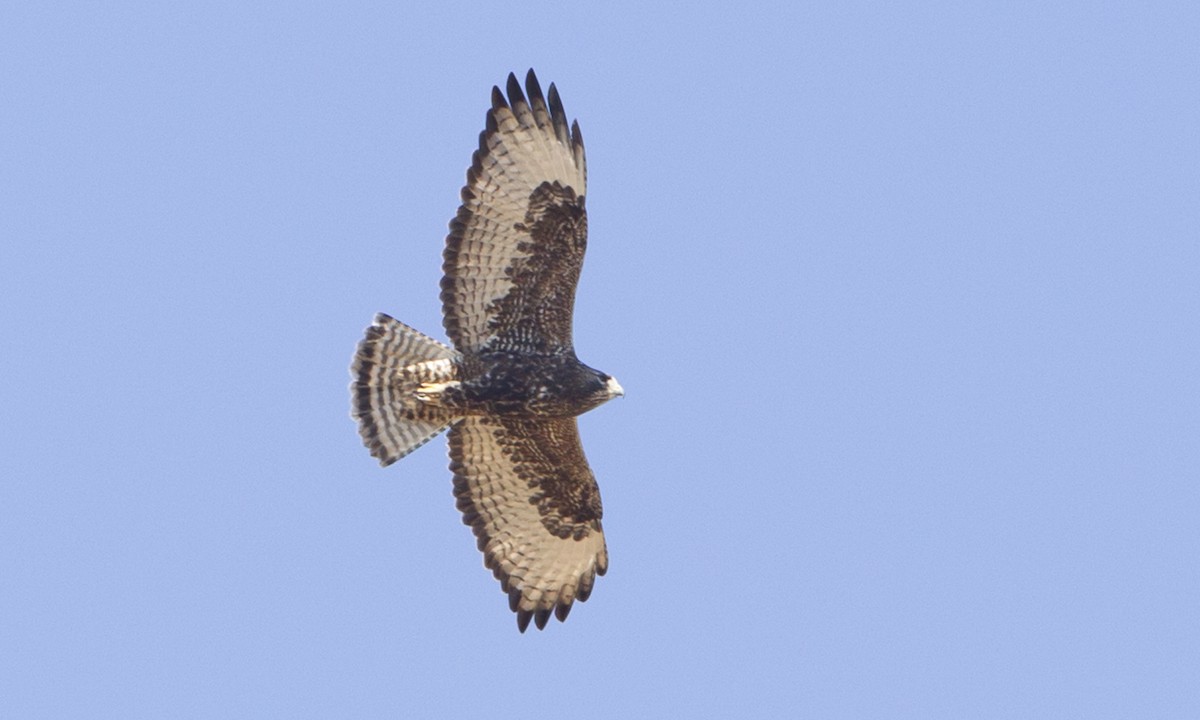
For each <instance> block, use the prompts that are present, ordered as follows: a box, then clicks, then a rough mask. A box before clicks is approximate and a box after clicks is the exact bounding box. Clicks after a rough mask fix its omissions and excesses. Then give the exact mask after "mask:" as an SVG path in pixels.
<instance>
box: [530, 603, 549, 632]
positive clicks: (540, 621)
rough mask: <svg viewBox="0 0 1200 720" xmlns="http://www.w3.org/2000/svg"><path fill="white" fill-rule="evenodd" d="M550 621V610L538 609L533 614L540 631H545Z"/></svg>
mask: <svg viewBox="0 0 1200 720" xmlns="http://www.w3.org/2000/svg"><path fill="white" fill-rule="evenodd" d="M549 620H550V608H538V609H537V610H536V611H535V612H534V613H533V622H534V624H535V625H537V629H538V630H545V629H546V623H547V622H549Z"/></svg>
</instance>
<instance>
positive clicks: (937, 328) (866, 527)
mask: <svg viewBox="0 0 1200 720" xmlns="http://www.w3.org/2000/svg"><path fill="white" fill-rule="evenodd" d="M998 5H1002V6H998ZM1197 37H1200V11H1198V10H1197V9H1196V7H1195V6H1194V4H1192V3H1183V2H1179V3H1165V2H1147V3H1132V2H1131V3H1106V4H1100V5H1097V4H1094V3H1071V2H1068V3H1004V4H993V3H975V2H965V3H964V2H955V3H891V4H887V5H886V6H882V5H880V4H877V3H861V2H849V3H829V4H823V5H806V4H801V3H787V4H777V5H775V4H757V5H749V6H745V9H739V10H733V9H731V7H730V6H728V5H707V6H696V7H684V6H679V5H673V6H667V5H665V4H664V5H662V6H647V5H644V4H625V3H609V4H605V5H604V7H602V8H599V7H597V8H577V7H574V6H571V5H570V4H562V3H540V4H539V3H529V4H517V5H512V4H507V5H483V4H479V5H474V6H471V7H465V6H464V7H460V8H452V7H441V8H433V7H426V8H420V7H415V8H414V7H407V8H402V7H401V6H400V5H399V4H397V5H395V6H394V7H393V6H390V5H389V4H386V3H362V4H349V5H346V4H343V5H340V6H336V7H335V6H329V7H324V8H323V7H318V6H314V5H303V6H296V5H293V4H290V3H289V4H254V5H253V6H251V5H250V4H246V3H204V4H193V3H173V4H158V3H145V4H132V3H110V4H107V5H106V6H104V7H96V6H90V5H89V6H84V5H83V4H79V5H74V4H65V5H64V4H58V5H56V4H50V3H37V4H35V3H26V4H24V5H23V6H20V7H7V8H6V9H5V10H3V11H2V13H0V197H3V200H2V201H0V300H2V302H0V334H2V336H3V337H4V338H5V342H4V345H3V352H2V353H0V368H2V370H3V374H2V377H3V378H4V380H3V381H0V392H2V395H0V405H2V407H3V410H2V412H0V423H2V429H0V438H2V439H0V445H2V447H3V452H2V453H0V477H2V478H3V481H2V483H0V508H3V511H2V512H3V518H4V519H3V522H0V715H3V716H5V717H22V718H59V717H96V718H101V717H103V718H107V717H114V718H116V717H119V718H134V717H137V718H142V717H145V718H161V717H197V718H201V717H206V718H216V717H220V718H231V717H246V718H260V717H291V718H305V717H312V718H328V717H347V718H376V717H397V716H401V717H434V716H441V717H453V716H460V715H466V714H468V713H471V714H475V715H485V716H488V717H494V718H509V717H529V716H530V715H539V716H545V715H550V714H566V715H570V716H571V717H577V718H593V717H594V718H602V717H677V716H683V715H685V714H686V715H691V716H697V717H721V716H726V717H727V716H733V715H734V714H735V713H736V714H737V716H739V717H747V716H761V717H768V716H775V717H779V716H785V717H820V718H841V717H889V718H908V717H912V718H963V717H971V718H993V717H994V718H1012V717H1024V718H1030V717H1045V718H1061V717H1088V718H1102V717H1122V718H1128V717H1156V718H1194V717H1197V716H1200V649H1198V648H1200V614H1198V613H1197V608H1198V607H1200V574H1198V573H1197V557H1198V555H1200V530H1198V528H1197V517H1200V482H1198V481H1200V450H1198V449H1197V444H1198V443H1197V438H1198V437H1200V292H1198V291H1197V275H1198V274H1200V140H1198V135H1197V128H1198V127H1200V100H1198V99H1197V82H1198V73H1200V51H1198V50H1197V44H1196V38H1197ZM531 66H532V67H534V68H536V70H537V72H538V74H539V76H540V77H541V79H542V81H543V83H544V84H548V83H549V82H551V81H553V82H555V83H556V84H557V85H558V87H559V89H560V91H561V92H562V96H563V101H564V104H565V106H566V110H567V113H568V114H569V115H570V116H572V117H575V118H578V119H579V121H580V124H581V126H582V128H583V134H584V136H585V138H586V142H587V147H588V161H589V162H588V165H589V193H588V209H589V220H590V223H589V224H590V229H591V238H590V247H589V254H588V258H587V262H586V265H585V268H584V275H583V279H582V283H581V286H580V290H579V299H578V306H577V314H576V345H577V348H578V350H579V354H580V357H581V359H583V360H584V361H585V362H587V363H588V364H590V365H592V366H594V367H597V368H600V369H602V370H604V371H606V372H610V373H612V374H613V375H615V376H616V377H618V378H619V379H620V381H621V383H622V385H623V386H624V387H625V389H626V393H627V395H626V397H625V398H624V399H621V400H619V401H615V402H613V403H610V404H608V405H605V406H603V407H601V408H599V409H598V410H596V411H594V412H592V413H590V414H588V415H587V416H585V417H584V418H583V419H582V420H581V426H582V431H583V436H584V444H585V447H586V448H587V452H588V456H589V458H590V460H591V463H592V466H593V469H594V470H595V472H596V475H597V476H598V478H599V480H600V485H601V489H602V493H603V497H604V502H605V529H606V532H607V536H608V545H609V552H610V557H611V568H610V571H609V574H608V575H607V576H605V577H604V578H602V579H600V581H599V582H598V583H597V586H596V590H595V593H594V594H593V596H592V598H591V600H590V601H588V602H587V603H586V604H583V605H581V606H579V607H577V608H576V609H575V610H574V611H573V612H572V614H571V618H570V620H569V621H568V622H567V623H565V624H559V623H557V622H555V623H553V624H552V625H551V626H550V627H549V628H548V629H547V630H546V631H544V632H542V633H537V632H530V633H527V634H526V635H520V634H518V633H517V631H516V627H515V623H514V621H513V617H512V614H511V613H510V612H509V611H508V608H507V605H506V601H505V598H504V596H503V595H502V594H501V592H500V591H499V589H498V586H497V585H496V583H495V581H494V580H493V579H492V578H491V575H490V573H489V572H487V571H486V570H484V569H483V568H482V564H481V558H480V555H479V554H478V553H477V551H476V550H475V544H474V540H473V538H472V537H471V533H470V530H469V529H468V528H467V527H465V526H464V525H462V524H461V521H460V519H459V515H458V513H457V511H456V510H455V508H454V502H453V498H452V496H451V485H450V474H449V472H448V470H447V468H446V457H445V443H444V440H438V441H435V442H433V443H431V444H430V445H428V446H427V447H425V448H422V449H421V450H419V451H418V452H417V453H415V454H414V455H412V456H410V457H408V458H405V459H404V460H403V461H402V462H400V463H398V464H397V465H395V466H393V467H391V468H388V469H386V470H384V469H380V468H379V467H377V465H376V464H375V462H374V461H373V460H372V459H371V458H370V457H369V456H368V455H367V452H366V451H365V450H364V449H363V448H362V447H361V445H360V442H359V438H358V436H357V434H356V432H355V428H354V425H353V423H352V421H351V420H350V419H349V417H348V414H347V413H348V393H347V389H346V386H347V383H348V375H347V369H346V368H347V366H348V364H349V361H350V357H351V353H352V351H353V349H354V345H355V343H356V342H357V340H358V339H359V337H360V335H361V332H362V329H363V327H365V326H366V325H367V324H368V323H369V321H370V319H371V317H372V315H373V314H374V313H375V312H377V311H385V312H388V313H390V314H392V315H395V316H396V317H398V318H400V319H402V320H404V321H405V322H408V323H410V324H412V325H414V326H415V327H417V328H420V329H422V330H425V331H426V332H429V333H431V334H434V335H436V336H438V337H442V335H441V329H440V328H441V320H440V306H439V304H438V301H437V283H438V280H439V273H440V253H441V248H442V243H443V238H444V236H445V232H446V223H447V222H448V221H449V219H450V218H451V217H452V215H453V214H454V211H455V209H456V207H457V202H458V190H459V188H460V187H461V185H462V182H463V179H464V176H465V170H466V167H467V165H468V164H469V161H470V154H471V151H472V150H473V149H474V147H475V144H476V138H477V135H478V133H479V131H480V130H481V129H482V126H483V118H484V111H485V110H486V108H487V106H488V98H489V91H490V88H491V86H492V85H493V84H495V83H501V82H502V81H503V80H504V78H505V77H506V75H507V74H508V72H509V71H516V72H518V73H523V72H524V70H525V69H527V68H529V67H531Z"/></svg>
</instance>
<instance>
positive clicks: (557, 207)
mask: <svg viewBox="0 0 1200 720" xmlns="http://www.w3.org/2000/svg"><path fill="white" fill-rule="evenodd" d="M525 89H526V93H527V95H526V94H525V93H522V92H521V86H520V84H519V83H518V82H517V78H516V76H514V75H511V74H510V75H509V76H508V99H507V101H506V100H505V97H504V94H503V93H501V92H500V88H498V87H494V88H492V109H491V110H489V111H488V114H487V127H486V129H485V130H484V131H483V132H482V133H480V135H479V150H477V151H476V152H475V154H474V155H473V156H472V158H471V168H470V170H468V171H467V184H466V186H465V187H463V189H462V206H461V207H459V209H458V215H457V216H456V217H455V218H454V220H452V221H451V222H450V234H449V235H448V236H447V238H446V250H445V252H444V254H443V263H442V270H443V272H444V274H445V276H444V277H443V278H442V285H441V287H442V294H441V298H442V313H443V323H444V324H445V327H446V334H447V335H449V337H450V339H451V341H452V342H453V343H454V346H455V348H457V349H458V350H459V351H462V352H478V351H481V350H515V351H520V352H534V353H553V352H558V351H561V350H570V349H572V341H571V316H572V314H573V312H574V308H575V286H576V284H577V283H578V282H579V271H580V268H581V267H582V265H583V254H584V250H585V249H586V247H587V212H586V211H585V209H584V200H585V197H584V196H585V194H586V192H587V164H586V161H585V159H584V153H583V136H582V135H581V134H580V132H579V124H578V123H577V122H576V123H574V124H573V125H572V126H571V128H570V129H569V130H568V128H567V116H566V113H565V112H564V111H563V107H562V101H561V100H559V97H558V91H557V90H556V89H555V87H554V85H551V86H550V93H549V102H547V99H546V98H544V97H543V96H542V89H541V87H540V86H539V85H538V81H537V77H536V76H534V74H533V70H530V71H529V74H528V75H527V76H526V78H525Z"/></svg>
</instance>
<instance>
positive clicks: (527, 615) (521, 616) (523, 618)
mask: <svg viewBox="0 0 1200 720" xmlns="http://www.w3.org/2000/svg"><path fill="white" fill-rule="evenodd" d="M532 618H533V613H531V612H530V611H528V610H518V611H517V629H518V630H520V631H521V632H522V633H524V632H525V630H526V629H528V628H529V621H530V620H531V619H532Z"/></svg>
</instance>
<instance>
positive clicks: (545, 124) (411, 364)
mask: <svg viewBox="0 0 1200 720" xmlns="http://www.w3.org/2000/svg"><path fill="white" fill-rule="evenodd" d="M507 90H508V97H507V99H506V98H505V96H504V93H502V92H500V88H498V87H493V88H492V109H491V110H489V111H488V113H487V125H486V129H485V130H484V131H483V132H482V133H480V135H479V149H478V150H477V151H475V154H474V155H473V156H472V158H471V168H470V169H469V170H468V171H467V184H466V186H465V187H464V188H463V189H462V205H461V206H460V207H459V209H458V214H457V215H456V216H455V218H454V219H453V220H451V221H450V234H449V235H448V236H447V237H446V249H445V251H444V253H443V262H442V270H443V272H444V277H443V278H442V282H441V288H442V293H441V299H442V315H443V325H445V328H446V334H447V335H448V336H449V338H450V341H451V342H452V343H453V347H449V346H447V345H444V344H442V343H440V342H438V341H437V340H434V339H432V338H430V337H427V336H425V335H423V334H421V333H419V332H417V331H416V330H414V329H412V328H410V327H408V326H407V325H405V324H403V323H401V322H399V321H398V320H395V319H394V318H392V317H389V316H388V315H384V314H382V313H380V314H379V315H376V316H375V322H374V324H372V325H371V326H370V327H368V328H367V331H366V337H365V338H363V340H362V341H361V342H360V343H359V344H358V350H357V352H356V353H355V355H354V362H353V364H352V365H351V367H350V374H351V375H352V376H353V378H354V382H353V383H352V384H351V386H350V392H351V404H352V409H351V414H352V415H353V417H354V418H355V419H356V420H357V421H358V432H359V434H360V435H362V439H363V443H364V444H365V445H366V446H367V448H369V449H370V451H371V455H373V456H375V457H376V458H378V459H379V463H380V464H381V465H390V464H392V463H394V462H396V461H397V460H399V459H400V458H402V457H404V456H405V455H407V454H408V453H410V452H412V451H413V450H416V449H417V448H418V447H420V446H421V445H423V444H424V443H426V442H428V441H429V440H431V439H433V438H434V437H435V436H437V435H438V433H440V432H442V431H443V430H445V429H446V428H450V434H449V438H450V470H451V471H452V472H453V473H454V495H455V497H456V498H457V499H458V503H457V504H458V509H459V510H461V511H462V514H463V522H464V523H466V524H467V525H470V526H471V528H472V529H473V530H474V532H475V537H476V538H477V539H478V545H479V549H480V550H481V551H483V559H484V565H486V566H487V567H488V568H490V569H491V570H492V572H493V573H494V574H495V575H496V578H497V579H498V580H499V581H500V585H501V586H502V587H503V589H504V591H505V592H507V593H508V599H509V607H511V608H512V610H513V612H515V613H516V614H517V627H518V628H520V630H521V632H525V629H526V628H527V627H528V626H529V621H530V620H533V622H534V624H536V625H537V627H538V629H541V628H544V627H545V626H546V622H547V620H549V618H550V615H551V613H553V614H554V616H555V617H557V618H558V619H559V620H560V621H561V620H565V619H566V617H567V613H569V612H570V611H571V605H572V603H574V602H575V601H576V600H579V601H581V602H582V601H584V600H587V599H588V595H590V594H591V592H592V584H593V583H594V582H595V580H596V576H597V575H603V574H604V572H605V571H606V570H607V569H608V552H607V550H606V549H605V544H604V532H603V530H602V529H601V526H600V516H601V510H600V488H599V487H597V486H596V477H595V476H594V475H593V474H592V471H591V468H589V467H588V463H587V458H585V457H584V455H583V447H582V446H581V445H580V442H579V429H578V426H577V424H576V422H575V417H576V416H578V415H580V414H582V413H584V412H587V411H588V410H591V409H592V408H594V407H596V406H598V405H600V404H601V403H603V402H605V401H607V400H610V399H612V398H613V397H617V396H620V395H623V394H624V392H623V391H622V390H621V386H620V385H619V384H618V383H617V381H616V380H615V379H613V378H612V377H611V376H610V375H606V374H604V373H602V372H600V371H598V370H593V369H592V368H590V367H588V366H587V365H584V364H583V363H581V362H579V359H578V358H576V357H575V347H574V343H573V341H572V339H571V317H572V314H573V312H574V305H575V286H576V284H577V283H578V282H579V271H580V268H581V267H582V265H583V253H584V250H585V248H586V247H587V212H586V210H585V209H584V199H585V194H586V192H587V164H586V162H585V160H584V153H583V136H582V135H580V133H579V123H578V122H575V123H573V124H572V125H571V126H570V128H568V126H567V116H566V113H565V112H563V106H562V101H561V100H559V97H558V91H557V90H556V89H555V87H554V85H551V86H550V92H549V93H548V94H547V95H545V96H543V95H542V89H541V87H540V86H539V85H538V81H537V77H536V76H535V75H534V74H533V70H530V71H529V74H528V75H527V76H526V78H525V91H524V92H522V91H521V85H520V83H518V82H517V78H516V77H515V76H514V75H511V74H510V75H509V76H508V87H507Z"/></svg>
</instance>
